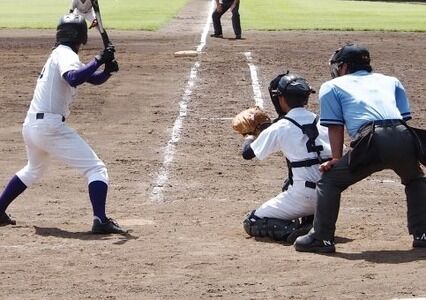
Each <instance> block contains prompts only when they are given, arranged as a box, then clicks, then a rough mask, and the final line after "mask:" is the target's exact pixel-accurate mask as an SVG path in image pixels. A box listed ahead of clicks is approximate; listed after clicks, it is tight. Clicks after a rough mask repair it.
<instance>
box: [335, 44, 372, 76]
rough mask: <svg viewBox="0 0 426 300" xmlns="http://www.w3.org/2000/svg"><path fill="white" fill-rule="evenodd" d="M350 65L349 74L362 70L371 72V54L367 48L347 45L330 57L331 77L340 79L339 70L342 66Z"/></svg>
mask: <svg viewBox="0 0 426 300" xmlns="http://www.w3.org/2000/svg"><path fill="white" fill-rule="evenodd" d="M344 63H346V64H348V72H349V73H353V72H356V71H360V70H366V71H368V72H371V71H372V70H373V68H372V67H371V66H370V52H369V51H368V49H367V48H365V47H363V46H360V45H357V44H346V45H345V46H343V47H341V48H339V49H337V50H336V51H335V52H334V53H333V55H332V56H331V57H330V62H329V64H330V72H331V77H333V78H335V77H338V76H339V74H338V70H339V67H340V66H341V65H342V64H344Z"/></svg>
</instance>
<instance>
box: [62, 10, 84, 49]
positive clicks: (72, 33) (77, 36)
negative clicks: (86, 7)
mask: <svg viewBox="0 0 426 300" xmlns="http://www.w3.org/2000/svg"><path fill="white" fill-rule="evenodd" d="M56 43H57V44H83V45H85V44H86V43H87V24H86V20H85V19H84V17H82V16H81V15H78V14H67V15H64V16H62V17H61V19H60V20H59V24H58V26H57V28H56Z"/></svg>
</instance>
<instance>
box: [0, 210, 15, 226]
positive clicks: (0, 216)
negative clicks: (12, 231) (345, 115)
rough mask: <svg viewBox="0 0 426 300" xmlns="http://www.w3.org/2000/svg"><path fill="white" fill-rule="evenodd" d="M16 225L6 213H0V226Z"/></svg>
mask: <svg viewBox="0 0 426 300" xmlns="http://www.w3.org/2000/svg"><path fill="white" fill-rule="evenodd" d="M6 225H16V221H15V220H14V219H12V218H11V217H10V216H9V215H8V214H7V213H5V212H3V213H0V226H6Z"/></svg>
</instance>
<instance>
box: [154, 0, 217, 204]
mask: <svg viewBox="0 0 426 300" xmlns="http://www.w3.org/2000/svg"><path fill="white" fill-rule="evenodd" d="M214 3H215V0H211V3H210V9H209V13H208V15H207V21H206V24H205V26H204V29H203V32H202V34H201V40H200V44H199V45H198V47H197V52H198V53H201V51H202V50H203V48H204V47H205V45H206V40H207V34H208V32H209V29H210V25H211V14H212V13H213V4H214ZM199 69H200V62H199V61H197V62H195V63H194V65H193V66H192V68H191V72H190V74H189V80H188V82H187V84H186V88H185V91H184V94H183V96H182V100H181V101H180V102H179V115H178V117H177V118H176V120H175V123H174V125H173V129H172V135H171V138H170V140H169V141H168V143H167V146H166V148H165V149H164V160H163V164H162V166H161V167H160V170H159V172H158V175H157V178H156V180H155V182H154V188H153V189H152V192H151V197H150V198H151V200H152V201H162V200H163V190H164V186H165V184H166V183H167V181H168V179H169V169H170V165H171V163H172V162H173V160H174V156H175V152H176V145H177V143H178V142H179V140H180V136H181V131H182V124H183V121H184V119H185V117H186V115H187V112H188V102H189V100H190V99H191V94H192V91H193V89H194V87H195V83H196V80H197V75H198V71H199Z"/></svg>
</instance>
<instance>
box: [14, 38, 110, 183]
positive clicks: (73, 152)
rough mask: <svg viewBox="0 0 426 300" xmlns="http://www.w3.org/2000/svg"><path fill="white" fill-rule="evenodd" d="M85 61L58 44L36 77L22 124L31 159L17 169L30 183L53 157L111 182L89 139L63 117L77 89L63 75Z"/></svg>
mask: <svg viewBox="0 0 426 300" xmlns="http://www.w3.org/2000/svg"><path fill="white" fill-rule="evenodd" d="M82 65H83V64H82V63H81V62H80V59H79V57H78V55H77V54H76V53H75V52H74V51H73V50H72V49H71V48H70V47H68V46H65V45H59V46H58V47H56V48H55V49H54V50H53V51H52V53H51V55H50V57H49V58H48V60H47V62H46V64H45V65H44V68H43V71H42V72H41V74H40V76H39V78H38V79H37V85H36V88H35V90H34V96H33V99H32V101H31V104H30V108H29V110H28V113H27V116H26V118H25V121H24V125H23V128H22V134H23V137H24V142H25V145H26V150H27V158H28V163H27V165H26V166H25V167H24V168H23V169H21V170H20V171H18V172H17V173H16V175H17V176H18V177H19V178H20V179H21V181H22V182H23V183H24V184H25V185H26V186H27V187H29V186H31V185H32V184H33V183H34V182H36V181H37V180H38V179H39V178H40V177H41V176H42V175H43V173H44V172H45V171H46V169H47V167H48V165H49V161H50V158H51V157H53V158H56V159H58V160H61V161H63V162H65V163H66V164H67V165H69V166H71V167H74V168H76V169H77V170H79V171H80V172H81V173H82V174H83V175H84V176H86V178H87V181H88V183H89V184H90V183H91V182H93V181H103V182H105V183H106V184H108V173H107V169H106V167H105V165H104V163H103V162H102V161H101V160H100V159H99V157H98V156H97V155H96V153H95V152H94V151H93V150H92V148H91V147H90V146H89V145H88V144H87V142H86V141H85V140H83V139H82V138H81V137H80V136H79V135H78V133H77V132H76V131H75V130H74V129H72V128H70V127H68V126H67V125H66V122H65V118H64V117H68V115H69V112H70V111H69V106H70V104H71V103H72V101H73V97H74V95H75V90H76V89H75V88H73V87H71V86H70V85H69V84H68V83H67V82H66V81H65V80H64V79H63V77H62V76H63V75H64V73H66V72H67V71H70V70H75V69H78V68H79V67H80V66H82Z"/></svg>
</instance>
